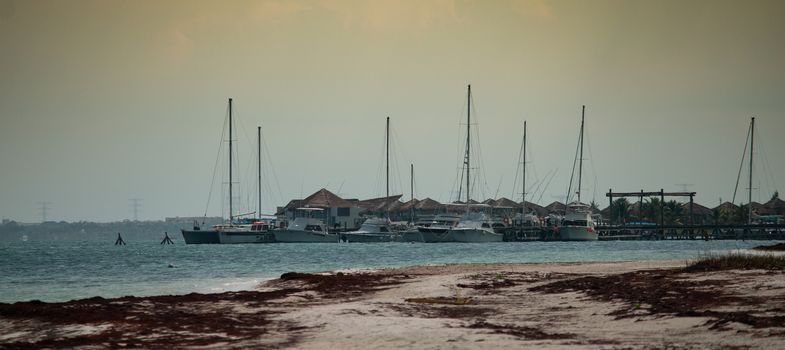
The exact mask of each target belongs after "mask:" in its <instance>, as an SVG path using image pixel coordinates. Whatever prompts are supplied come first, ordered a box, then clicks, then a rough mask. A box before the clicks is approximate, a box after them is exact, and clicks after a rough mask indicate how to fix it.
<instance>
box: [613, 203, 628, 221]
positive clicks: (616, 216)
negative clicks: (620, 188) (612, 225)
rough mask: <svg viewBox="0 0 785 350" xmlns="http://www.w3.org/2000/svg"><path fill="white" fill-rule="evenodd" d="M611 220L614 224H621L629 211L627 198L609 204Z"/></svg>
mask: <svg viewBox="0 0 785 350" xmlns="http://www.w3.org/2000/svg"><path fill="white" fill-rule="evenodd" d="M610 209H611V218H613V220H614V221H616V222H619V223H620V222H622V221H623V220H624V218H625V217H627V214H629V211H630V202H629V201H627V198H619V199H617V200H615V201H613V203H612V204H611V208H610Z"/></svg>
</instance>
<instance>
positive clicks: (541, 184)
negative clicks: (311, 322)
mask: <svg viewBox="0 0 785 350" xmlns="http://www.w3.org/2000/svg"><path fill="white" fill-rule="evenodd" d="M552 171H553V169H551V170H548V172H547V173H546V174H545V176H544V177H543V178H542V179H538V180H537V182H535V183H534V184H532V187H534V186H537V187H535V188H534V190H533V191H530V192H531V194H532V196H531V198H534V196H536V195H537V194H538V193H540V189H541V188H542V187H543V185H544V184H545V180H548V177H549V176H551V172H552Z"/></svg>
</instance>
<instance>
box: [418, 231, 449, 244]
mask: <svg viewBox="0 0 785 350" xmlns="http://www.w3.org/2000/svg"><path fill="white" fill-rule="evenodd" d="M417 230H418V231H419V233H420V236H421V237H422V241H423V242H425V243H443V242H455V241H454V240H453V239H452V237H450V229H448V228H431V227H420V228H418V229H417Z"/></svg>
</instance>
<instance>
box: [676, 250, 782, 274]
mask: <svg viewBox="0 0 785 350" xmlns="http://www.w3.org/2000/svg"><path fill="white" fill-rule="evenodd" d="M722 270H785V256H782V255H770V254H764V255H756V254H743V253H734V254H722V255H720V254H708V255H705V256H702V257H700V258H698V259H697V260H694V261H690V262H688V263H687V266H686V267H685V268H684V272H708V271H722Z"/></svg>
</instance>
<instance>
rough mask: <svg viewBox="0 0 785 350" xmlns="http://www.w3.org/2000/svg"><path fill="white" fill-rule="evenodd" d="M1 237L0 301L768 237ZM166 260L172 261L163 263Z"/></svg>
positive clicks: (636, 253)
mask: <svg viewBox="0 0 785 350" xmlns="http://www.w3.org/2000/svg"><path fill="white" fill-rule="evenodd" d="M112 243H113V242H57V243H50V242H12V243H0V302H14V301H21V300H31V299H38V300H43V301H65V300H70V299H76V298H87V297H92V296H102V297H118V296H124V295H136V296H144V295H158V294H184V293H189V292H203V293H204V292H220V291H226V290H240V289H249V288H251V287H253V286H254V285H255V284H256V283H258V282H260V281H263V280H265V279H269V278H274V277H277V276H280V275H281V273H284V272H288V271H325V270H337V269H348V268H375V267H392V266H409V265H420V264H440V263H460V262H575V261H621V260H652V259H655V260H656V259H691V258H695V257H698V256H700V255H701V254H705V253H708V252H720V251H728V250H734V249H745V248H750V247H754V246H758V245H763V244H771V243H772V242H766V241H708V242H705V241H627V242H531V243H529V242H527V243H491V244H407V243H387V244H257V245H250V244H248V245H185V244H183V243H182V241H179V242H178V244H176V245H160V244H158V242H156V241H146V242H138V241H137V242H128V245H127V246H114V245H112ZM170 265H172V266H174V267H169V266H170Z"/></svg>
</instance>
